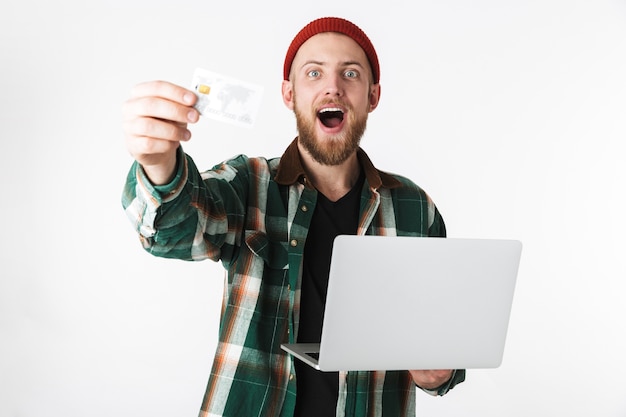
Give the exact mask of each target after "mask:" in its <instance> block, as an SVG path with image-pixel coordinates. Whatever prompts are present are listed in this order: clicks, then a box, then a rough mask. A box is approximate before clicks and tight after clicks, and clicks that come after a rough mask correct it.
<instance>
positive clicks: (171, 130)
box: [124, 117, 191, 142]
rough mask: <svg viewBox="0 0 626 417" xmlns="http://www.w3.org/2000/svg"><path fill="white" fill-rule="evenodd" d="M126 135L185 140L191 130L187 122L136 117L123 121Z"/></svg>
mask: <svg viewBox="0 0 626 417" xmlns="http://www.w3.org/2000/svg"><path fill="white" fill-rule="evenodd" d="M124 132H125V133H126V135H127V137H129V138H132V137H146V138H153V139H158V140H167V141H173V142H179V141H187V140H189V139H190V138H191V132H190V131H189V130H188V129H187V124H185V123H176V122H171V121H167V120H162V119H156V118H153V117H137V118H134V119H131V120H127V121H125V122H124Z"/></svg>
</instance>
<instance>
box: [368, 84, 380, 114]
mask: <svg viewBox="0 0 626 417" xmlns="http://www.w3.org/2000/svg"><path fill="white" fill-rule="evenodd" d="M379 101H380V83H379V84H372V87H371V89H370V109H369V112H370V113H371V112H373V111H374V109H375V108H376V107H378V103H379Z"/></svg>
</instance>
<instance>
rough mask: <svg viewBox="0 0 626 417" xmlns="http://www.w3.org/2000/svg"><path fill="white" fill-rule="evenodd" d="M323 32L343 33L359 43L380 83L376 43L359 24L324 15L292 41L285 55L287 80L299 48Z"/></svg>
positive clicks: (284, 71) (375, 77)
mask: <svg viewBox="0 0 626 417" xmlns="http://www.w3.org/2000/svg"><path fill="white" fill-rule="evenodd" d="M322 32H337V33H342V34H344V35H346V36H349V37H350V38H352V39H353V40H354V41H355V42H356V43H358V44H359V45H360V46H361V48H362V49H363V51H364V52H365V55H366V56H367V59H368V61H369V63H370V66H371V67H372V75H373V77H374V84H378V82H379V81H380V67H379V66H378V56H377V55H376V50H375V49H374V45H372V42H371V41H370V40H369V38H368V37H367V35H366V34H365V32H363V31H362V30H361V29H360V28H359V27H358V26H357V25H355V24H354V23H352V22H349V21H348V20H346V19H342V18H340V17H322V18H319V19H316V20H314V21H312V22H311V23H309V24H308V25H306V26H305V27H304V28H302V30H301V31H300V32H298V34H297V35H296V37H295V38H293V41H291V45H289V49H288V50H287V55H286V56H285V65H284V68H283V76H284V79H285V80H289V72H290V71H291V63H292V62H293V59H294V58H295V56H296V53H297V52H298V49H300V47H301V46H302V44H303V43H304V42H306V41H307V40H308V39H309V38H311V37H312V36H315V35H317V34H318V33H322Z"/></svg>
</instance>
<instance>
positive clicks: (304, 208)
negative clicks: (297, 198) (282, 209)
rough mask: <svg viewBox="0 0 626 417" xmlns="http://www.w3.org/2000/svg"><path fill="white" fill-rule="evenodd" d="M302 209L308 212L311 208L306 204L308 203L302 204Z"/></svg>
mask: <svg viewBox="0 0 626 417" xmlns="http://www.w3.org/2000/svg"><path fill="white" fill-rule="evenodd" d="M300 210H302V211H304V212H307V211H309V208H308V207H307V206H306V204H304V205H302V207H300Z"/></svg>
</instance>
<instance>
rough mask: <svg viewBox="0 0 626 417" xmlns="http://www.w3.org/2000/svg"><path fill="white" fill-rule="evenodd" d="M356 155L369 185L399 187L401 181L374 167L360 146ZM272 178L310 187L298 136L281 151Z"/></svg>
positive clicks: (289, 183)
mask: <svg viewBox="0 0 626 417" xmlns="http://www.w3.org/2000/svg"><path fill="white" fill-rule="evenodd" d="M357 157H358V159H359V163H360V164H361V168H363V172H365V178H366V179H367V182H368V184H369V186H370V187H371V188H373V189H375V190H377V189H379V188H380V187H385V188H396V187H400V186H401V185H402V183H401V182H400V181H398V180H397V179H396V178H394V177H393V176H392V175H390V174H387V173H385V172H383V171H379V170H378V169H376V167H374V164H372V161H371V160H370V159H369V157H368V156H367V154H366V153H365V151H364V150H363V149H361V148H359V149H358V150H357ZM274 180H275V181H276V182H277V183H278V184H281V185H292V184H295V183H296V182H299V183H302V184H304V185H305V186H307V187H312V185H311V184H310V182H309V181H307V176H306V172H305V171H304V168H303V166H302V161H301V160H300V151H299V150H298V138H295V139H294V140H293V141H292V142H291V144H290V145H289V146H288V147H287V149H286V150H285V153H283V156H282V157H281V158H280V162H279V164H278V171H277V172H276V177H274Z"/></svg>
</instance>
